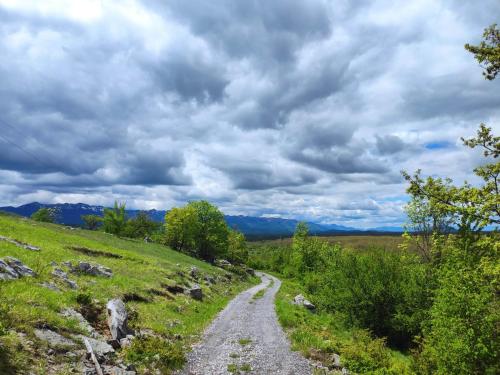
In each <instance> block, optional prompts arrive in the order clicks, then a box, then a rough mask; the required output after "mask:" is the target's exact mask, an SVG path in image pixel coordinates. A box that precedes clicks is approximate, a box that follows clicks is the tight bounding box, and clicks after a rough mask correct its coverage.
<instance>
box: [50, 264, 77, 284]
mask: <svg viewBox="0 0 500 375" xmlns="http://www.w3.org/2000/svg"><path fill="white" fill-rule="evenodd" d="M52 276H55V277H57V278H58V279H61V280H62V281H64V282H65V283H66V285H68V286H69V287H70V288H71V289H78V285H77V284H76V282H74V281H73V280H70V279H69V278H68V274H67V273H66V272H64V271H63V270H62V269H60V268H55V269H54V270H53V271H52Z"/></svg>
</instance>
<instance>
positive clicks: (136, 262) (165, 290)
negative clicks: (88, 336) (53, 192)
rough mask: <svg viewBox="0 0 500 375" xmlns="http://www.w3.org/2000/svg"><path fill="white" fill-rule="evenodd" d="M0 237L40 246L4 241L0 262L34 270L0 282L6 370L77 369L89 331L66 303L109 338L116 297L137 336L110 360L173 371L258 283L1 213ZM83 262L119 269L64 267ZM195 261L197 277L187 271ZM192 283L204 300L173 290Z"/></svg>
mask: <svg viewBox="0 0 500 375" xmlns="http://www.w3.org/2000/svg"><path fill="white" fill-rule="evenodd" d="M0 236H4V237H7V238H9V239H15V240H17V241H19V242H21V243H27V244H30V245H33V246H37V247H39V248H40V251H31V250H27V249H25V248H23V247H21V246H17V245H16V244H13V243H11V242H8V241H5V240H0V259H5V257H7V256H11V257H15V258H17V259H19V260H20V261H21V262H22V263H24V264H25V265H26V266H28V267H30V268H31V269H32V270H33V271H34V272H35V273H36V276H35V277H22V278H20V279H16V280H9V281H0V295H1V299H0V373H2V374H9V373H35V374H50V373H58V374H59V373H60V374H66V373H72V372H73V371H76V372H80V373H81V370H82V363H83V357H84V355H85V351H84V350H83V348H84V347H83V344H82V343H81V340H78V338H77V335H78V334H85V332H84V330H82V327H81V326H80V325H79V324H78V321H77V320H75V319H74V318H68V317H64V316H62V315H61V312H62V311H63V310H64V309H68V308H72V309H74V310H76V311H78V312H80V313H81V314H82V315H83V316H84V317H85V318H87V320H88V321H89V322H90V324H91V325H92V326H93V328H94V329H96V331H97V332H98V333H99V334H100V335H102V336H103V337H105V338H109V330H108V327H107V323H106V308H105V305H106V302H107V301H108V300H110V299H113V298H121V299H122V300H123V301H124V302H125V303H126V307H127V310H128V313H129V326H130V327H131V328H132V329H134V330H135V331H136V336H137V338H136V339H134V340H132V345H131V346H129V347H126V348H122V349H118V350H117V351H116V354H115V355H114V356H113V357H112V358H111V359H109V362H110V363H111V364H120V363H123V364H125V365H127V364H132V365H135V367H136V368H137V370H138V372H139V373H146V372H147V371H148V367H149V368H150V370H151V369H152V368H153V367H155V366H157V368H159V369H160V371H161V373H168V371H169V368H175V367H179V366H180V365H181V364H182V360H183V353H184V352H185V351H186V350H187V349H188V347H189V345H190V344H192V343H193V342H194V341H196V340H197V338H198V337H199V335H200V333H201V332H202V330H203V328H204V327H205V326H206V325H207V324H208V323H209V322H210V320H211V319H212V318H213V317H214V316H215V315H216V314H217V312H219V311H220V310H221V309H222V308H223V307H224V306H225V304H226V303H227V302H228V300H230V299H231V298H232V296H234V295H235V294H237V293H238V292H239V291H241V290H243V289H245V288H247V287H248V286H249V285H250V284H252V283H255V282H256V280H255V279H254V278H248V277H247V276H245V273H244V272H240V273H239V274H236V273H228V272H227V271H224V270H222V269H220V268H216V267H213V266H211V265H209V264H207V263H205V262H202V261H199V260H196V259H194V258H191V257H189V256H186V255H184V254H181V253H178V252H176V251H173V250H171V249H169V248H167V247H165V246H161V245H157V244H150V243H144V242H142V241H136V240H128V239H120V238H117V237H115V236H112V235H109V234H105V233H102V232H92V231H86V230H81V229H70V228H67V227H63V226H60V225H55V224H44V223H39V222H34V221H31V220H28V219H25V218H18V217H13V216H9V215H5V214H0ZM81 261H84V262H89V263H93V264H99V265H102V266H104V267H108V268H109V269H111V271H112V273H113V275H112V277H109V278H108V277H104V276H92V275H87V274H83V273H74V272H71V269H70V268H68V267H67V266H65V265H63V262H72V264H73V265H75V264H77V263H78V262H81ZM193 266H194V267H197V269H198V273H199V277H198V278H194V277H192V276H191V275H190V269H191V268H192V267H193ZM56 268H59V269H61V270H62V271H64V272H66V273H67V275H68V278H69V279H71V280H72V281H74V282H76V284H77V285H78V288H77V289H71V288H70V287H69V285H68V284H67V283H66V282H64V280H62V279H60V278H57V277H55V276H54V275H53V272H54V270H55V269H56ZM206 280H208V281H206ZM214 281H215V283H213V284H212V282H214ZM195 283H198V284H200V285H201V288H202V291H203V295H204V297H203V300H202V301H198V300H195V299H193V298H191V297H190V296H189V294H185V293H175V292H176V290H175V288H172V287H173V286H176V287H181V288H189V286H190V285H193V284H195ZM42 284H45V285H42ZM47 286H50V287H52V288H53V289H57V290H53V289H50V288H48V287H47ZM37 329H50V330H51V331H53V332H57V333H58V334H60V335H62V336H64V337H66V338H70V339H72V340H73V341H75V342H76V348H75V349H71V350H64V348H53V347H52V348H49V346H50V345H48V344H47V342H45V341H44V340H40V339H39V338H37V336H36V335H35V331H36V330H37ZM138 333H140V335H139V334H138ZM160 362H161V363H160ZM76 372H75V373H76Z"/></svg>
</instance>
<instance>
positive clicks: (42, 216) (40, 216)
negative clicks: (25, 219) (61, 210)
mask: <svg viewBox="0 0 500 375" xmlns="http://www.w3.org/2000/svg"><path fill="white" fill-rule="evenodd" d="M31 218H32V219H33V220H35V221H41V222H44V223H53V222H55V220H56V213H55V211H54V210H53V209H51V208H45V207H44V208H40V209H39V210H38V211H36V212H34V213H33V214H32V215H31Z"/></svg>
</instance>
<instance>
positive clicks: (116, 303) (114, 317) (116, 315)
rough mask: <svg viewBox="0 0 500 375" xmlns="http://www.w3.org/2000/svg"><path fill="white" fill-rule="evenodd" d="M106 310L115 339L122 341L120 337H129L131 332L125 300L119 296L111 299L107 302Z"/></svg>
mask: <svg viewBox="0 0 500 375" xmlns="http://www.w3.org/2000/svg"><path fill="white" fill-rule="evenodd" d="M106 311H107V316H108V326H109V329H110V331H111V336H112V337H113V340H117V341H120V339H122V338H125V337H127V334H128V333H129V329H128V327H127V320H128V314H127V309H126V308H125V304H124V303H123V301H122V300H120V299H118V298H116V299H112V300H110V301H109V302H108V303H107V304H106Z"/></svg>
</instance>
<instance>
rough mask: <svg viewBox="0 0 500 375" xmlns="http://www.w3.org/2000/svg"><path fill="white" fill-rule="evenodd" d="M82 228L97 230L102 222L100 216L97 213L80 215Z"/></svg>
mask: <svg viewBox="0 0 500 375" xmlns="http://www.w3.org/2000/svg"><path fill="white" fill-rule="evenodd" d="M81 218H82V220H83V226H84V228H86V229H88V230H97V228H99V226H100V225H101V224H102V217H100V216H98V215H82V216H81Z"/></svg>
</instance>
